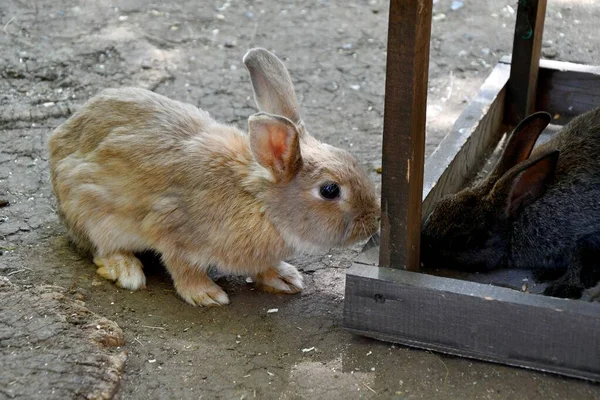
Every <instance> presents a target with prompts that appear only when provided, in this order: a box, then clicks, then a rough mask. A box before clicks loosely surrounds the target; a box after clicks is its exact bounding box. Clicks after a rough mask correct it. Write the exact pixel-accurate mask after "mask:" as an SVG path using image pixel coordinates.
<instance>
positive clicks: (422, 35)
mask: <svg viewBox="0 0 600 400" xmlns="http://www.w3.org/2000/svg"><path fill="white" fill-rule="evenodd" d="M431 11H432V1H431V0H418V1H406V0H391V1H390V15H389V27H388V46H387V64H386V84H385V108H384V122H383V151H382V153H383V154H382V166H383V175H382V188H381V203H382V204H381V205H382V222H381V232H382V233H381V247H380V257H379V263H380V264H381V265H386V266H390V267H394V268H406V269H408V270H413V271H415V270H418V267H419V240H420V231H421V218H420V216H421V202H422V198H421V195H422V190H423V168H424V167H423V166H424V155H425V113H426V108H427V75H428V70H429V40H430V36H431Z"/></svg>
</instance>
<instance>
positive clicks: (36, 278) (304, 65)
mask: <svg viewBox="0 0 600 400" xmlns="http://www.w3.org/2000/svg"><path fill="white" fill-rule="evenodd" d="M435 3H436V4H435V22H434V25H433V33H432V43H431V66H430V90H429V99H428V127H429V135H428V140H427V152H428V154H430V153H431V152H432V151H433V149H434V148H435V146H436V144H437V143H439V141H440V140H441V138H442V137H443V135H444V134H445V133H446V132H447V130H448V129H449V128H450V127H451V125H452V123H453V121H454V120H455V119H456V117H457V116H458V115H459V113H460V112H461V111H462V109H463V108H464V107H465V105H466V103H467V102H468V101H469V100H470V99H471V98H472V97H473V96H474V94H475V93H476V90H477V88H478V87H479V86H480V85H481V83H482V82H483V80H484V79H485V77H486V76H487V75H488V74H489V72H490V70H491V68H492V67H493V66H494V64H495V63H496V62H497V60H498V59H499V58H500V57H501V56H502V55H505V54H509V53H510V49H511V46H512V38H511V35H512V30H513V27H514V20H515V14H514V10H515V9H516V3H517V2H516V1H512V2H510V3H507V2H506V1H501V2H497V1H493V0H479V1H466V2H465V3H461V2H451V1H449V0H439V1H437V2H435ZM452 3H454V5H455V6H456V5H460V4H462V7H460V8H458V9H456V10H453V9H452ZM387 4H388V3H387V2H386V1H383V0H371V1H368V0H361V1H352V2H347V1H337V2H336V1H332V0H318V1H307V0H298V1H294V2H291V1H275V0H262V1H261V0H256V1H226V0H211V1H193V0H180V1H177V2H168V3H167V2H144V1H140V0H123V1H119V0H113V1H107V0H96V1H84V0H80V1H75V0H36V1H25V0H2V2H1V4H0V27H2V30H1V31H0V77H1V78H2V79H1V80H0V200H1V199H5V200H8V201H9V206H7V207H3V208H0V253H1V254H2V255H0V275H4V276H6V277H8V279H9V280H10V282H12V283H11V284H12V285H20V286H19V287H22V288H23V290H30V291H31V293H34V294H35V293H41V292H35V290H37V289H36V288H37V287H38V286H40V285H48V284H49V285H56V286H59V287H62V288H63V289H56V290H58V291H61V293H63V294H64V296H67V297H72V298H73V299H76V300H77V301H84V302H85V307H87V308H89V310H91V311H93V313H95V314H94V315H96V314H98V315H100V316H104V317H106V318H109V319H110V320H112V321H115V322H116V323H117V324H118V325H119V326H120V327H121V328H122V330H123V333H124V337H125V345H124V350H125V351H126V353H127V354H128V358H127V361H126V363H125V367H124V372H123V374H122V376H120V386H119V390H118V392H117V397H118V398H120V399H164V398H181V399H199V398H203V399H251V398H260V399H306V398H312V399H339V398H345V399H359V398H360V399H363V398H364V399H371V398H380V399H387V398H390V399H428V400H434V399H545V400H546V399H600V387H599V386H597V385H593V384H590V383H586V382H583V381H578V380H573V379H566V378H561V377H557V376H553V375H548V374H543V373H538V372H531V371H527V370H522V369H518V368H510V367H505V366H499V365H494V364H488V363H483V362H477V361H471V360H466V359H460V358H454V357H448V356H444V355H438V354H434V353H431V352H426V351H420V350H413V349H408V348H405V347H401V346H393V345H391V344H389V343H383V342H378V341H374V340H369V339H365V338H361V337H355V336H353V335H351V334H349V333H347V332H345V331H344V330H343V329H342V327H341V320H342V306H343V288H344V274H345V269H346V268H347V267H349V265H350V263H351V261H352V260H353V259H354V258H355V257H356V256H357V254H358V251H359V250H360V247H361V246H360V244H359V245H356V246H354V247H353V248H351V249H332V250H331V251H330V252H328V253H327V254H321V255H318V256H298V257H297V258H295V259H293V260H291V262H293V263H295V264H296V265H298V266H299V267H300V269H301V270H302V271H303V273H304V275H305V278H306V281H307V285H306V286H307V288H306V290H305V291H304V292H303V293H302V294H301V295H296V296H274V295H269V294H264V293H261V292H258V291H255V290H254V289H253V286H252V285H251V284H248V283H246V282H245V281H244V279H243V277H241V278H239V277H221V278H220V279H219V280H218V283H219V284H220V285H222V286H223V287H224V288H225V290H226V291H227V293H228V294H229V295H230V298H231V302H232V303H231V304H230V305H229V306H226V307H222V308H217V309H215V308H212V309H199V308H194V307H191V306H189V305H187V304H186V303H184V302H183V301H182V300H180V299H179V298H178V297H177V296H176V294H175V292H174V290H173V287H172V284H171V281H170V279H169V277H168V275H167V274H166V273H165V271H164V269H163V268H162V267H161V266H160V265H157V263H156V262H153V260H152V259H151V258H148V260H146V272H147V276H148V289H147V290H144V291H141V292H128V291H124V290H121V289H119V288H117V287H116V286H114V285H113V284H111V283H109V282H106V281H104V280H102V279H101V278H99V277H98V276H96V275H95V268H94V267H93V265H92V264H91V262H90V261H89V260H88V259H86V258H84V257H82V256H81V255H79V254H78V253H77V251H76V250H74V249H73V248H72V247H71V246H70V245H69V244H68V242H67V241H66V239H65V236H64V229H63V227H62V226H61V225H60V224H59V222H58V220H57V217H56V214H55V210H54V205H55V202H54V200H53V197H52V194H51V189H50V184H49V178H48V166H47V158H48V155H47V149H46V144H45V143H46V139H47V136H48V134H49V133H50V132H51V131H52V129H54V128H55V127H56V126H58V124H60V123H61V122H62V121H63V120H64V119H65V118H66V117H68V116H69V115H70V114H71V113H72V112H73V110H75V109H76V108H77V106H78V105H80V104H81V103H82V102H84V101H85V100H87V99H88V98H89V97H90V96H92V95H93V94H95V93H97V92H98V91H99V90H100V89H102V88H105V87H110V86H123V85H137V86H143V87H147V88H150V89H152V90H155V91H157V92H159V93H161V94H165V95H168V96H169V97H172V98H175V99H178V100H182V101H187V102H190V103H192V104H195V105H198V106H200V107H202V108H204V109H206V110H208V111H209V112H210V113H211V114H212V115H213V116H215V117H216V118H218V119H219V120H221V121H224V122H229V123H233V124H236V125H239V126H240V127H244V126H245V124H246V119H247V117H248V116H249V115H250V114H251V113H253V112H255V107H254V104H253V101H252V97H251V96H252V94H251V87H250V83H249V79H248V76H247V72H246V70H245V69H244V67H243V64H242V63H241V58H242V56H243V54H244V53H245V51H246V50H247V49H248V48H249V47H252V46H263V47H266V48H269V49H271V50H273V51H275V52H276V53H277V54H278V55H279V56H280V57H282V58H283V59H284V61H285V63H286V65H287V66H288V68H289V69H290V72H291V75H292V78H293V81H294V83H295V85H296V89H297V92H298V97H299V100H300V101H301V103H302V108H303V112H304V118H305V120H306V123H307V126H308V128H309V130H310V131H311V132H312V133H313V135H315V136H317V137H318V138H320V139H322V140H324V141H326V142H328V143H330V144H332V145H335V146H339V147H343V148H346V149H348V150H350V151H351V152H353V153H354V154H355V155H356V156H357V157H358V158H359V159H360V161H361V162H362V163H363V164H364V165H365V167H366V168H367V169H368V170H369V171H370V175H371V177H372V178H373V180H374V181H376V182H379V176H378V175H377V173H376V172H375V169H376V168H377V167H378V166H379V165H380V145H381V131H382V118H383V87H384V66H385V45H386V41H385V38H386V29H387ZM455 8H456V7H455ZM599 20H600V3H599V2H594V1H593V0H551V1H549V5H548V12H547V17H546V32H545V35H544V48H543V55H544V56H545V57H547V58H553V59H560V60H565V61H572V62H578V63H588V64H596V65H599V64H600V55H599V53H598V49H599V48H600V33H599V32H600V31H599V30H598V28H597V21H599ZM9 298H10V297H9ZM39 299H40V300H39V301H40V302H42V304H43V302H44V301H45V300H44V297H43V296H41V295H39ZM0 307H1V309H2V313H3V319H2V321H0V322H2V324H6V320H7V316H8V315H9V314H10V313H11V312H13V313H14V312H15V310H18V311H19V312H21V313H25V314H26V313H27V312H28V310H29V307H25V308H23V304H21V306H19V308H16V307H15V304H13V303H12V301H7V302H4V303H3V304H2V305H1V306H0ZM273 308H277V309H278V312H273V313H268V312H267V310H269V309H273ZM86 312H87V311H86ZM7 343H8V342H6V337H5V336H2V335H0V345H1V346H0V355H3V360H5V358H4V357H5V356H6V355H7V354H9V352H10V351H13V350H10V349H8V347H7V346H8V345H7ZM78 343H79V342H75V341H74V342H72V346H71V347H74V348H75V350H73V351H79V352H83V351H87V350H85V349H87V347H77V346H83V345H80V344H78ZM63 344H64V343H63ZM22 346H25V347H26V344H25V345H24V344H22ZM66 348H67V347H65V349H66ZM9 350H10V351H9ZM43 350H44V349H43V348H42V349H40V350H39V351H40V352H41V351H43ZM71 350H72V349H71ZM71 350H68V351H71ZM121 350H123V348H122V349H121ZM65 351H67V350H65ZM90 351H91V350H90ZM94 351H95V350H94ZM56 357H57V360H58V359H60V355H57V356H56ZM3 365H7V364H3ZM11 368H13V370H11V374H10V377H13V376H19V368H20V366H19V364H18V363H17V364H14V365H13V366H12V367H11ZM76 371H79V370H76ZM81 371H84V370H81ZM71 372H72V371H71ZM81 373H85V372H81ZM0 374H2V375H3V376H2V377H0V384H1V385H2V386H3V387H4V389H3V390H0V398H13V397H17V398H19V397H20V398H32V396H33V397H35V396H34V395H33V394H32V393H36V390H35V389H36V388H38V387H39V388H40V390H39V391H38V393H42V389H44V388H43V385H44V383H43V381H44V378H40V377H36V378H35V379H31V381H29V380H28V379H27V377H28V376H30V375H29V372H28V370H27V369H26V368H25V367H23V373H22V374H21V375H22V376H21V378H20V380H18V379H13V378H9V374H5V372H0ZM44 376H47V375H44ZM116 376H117V378H118V374H117V375H116ZM69 379H71V378H69ZM74 382H75V381H74ZM19 385H20V386H19ZM24 385H25V386H27V389H28V390H25V389H24V388H25V386H24ZM19 388H20V389H19ZM44 393H46V392H44ZM48 393H51V394H48ZM48 393H46V394H45V395H44V396H42V395H38V398H65V397H64V396H62V395H61V396H62V397H61V396H58V392H57V393H54V392H48ZM52 393H54V394H52ZM79 395H81V394H79ZM73 397H76V394H73Z"/></svg>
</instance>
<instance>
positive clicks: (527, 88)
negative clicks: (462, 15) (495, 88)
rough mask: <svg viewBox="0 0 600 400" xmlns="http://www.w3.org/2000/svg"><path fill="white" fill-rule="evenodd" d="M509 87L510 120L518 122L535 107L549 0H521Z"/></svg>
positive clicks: (514, 122)
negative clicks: (547, 2) (547, 1)
mask: <svg viewBox="0 0 600 400" xmlns="http://www.w3.org/2000/svg"><path fill="white" fill-rule="evenodd" d="M518 4H519V5H518V7H517V20H516V23H515V34H514V39H513V52H512V59H513V63H512V65H511V71H510V79H509V81H508V85H507V90H506V108H507V113H506V118H507V122H509V123H512V124H517V123H518V122H519V121H520V120H522V119H523V118H525V117H526V116H527V115H529V114H531V113H532V112H533V111H534V110H535V100H536V90H537V79H538V67H539V61H540V54H541V51H542V36H543V33H544V19H545V14H546V0H520V1H519V3H518Z"/></svg>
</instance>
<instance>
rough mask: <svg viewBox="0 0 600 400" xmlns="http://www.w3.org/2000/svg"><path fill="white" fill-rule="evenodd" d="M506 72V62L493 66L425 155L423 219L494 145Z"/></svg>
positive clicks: (501, 115) (498, 135)
mask: <svg viewBox="0 0 600 400" xmlns="http://www.w3.org/2000/svg"><path fill="white" fill-rule="evenodd" d="M509 74H510V66H509V65H506V64H503V63H502V64H498V65H496V67H494V69H493V70H492V73H491V74H490V76H489V77H488V78H487V79H486V80H485V82H484V83H483V85H482V86H481V88H480V89H479V91H478V92H477V95H476V96H475V98H474V99H473V100H472V101H471V102H470V103H469V105H468V106H467V108H466V109H465V111H463V113H462V114H461V115H460V116H459V117H458V119H457V120H456V123H455V124H454V126H453V128H452V130H451V131H450V133H449V134H448V135H446V137H445V138H444V139H443V140H442V141H441V142H440V144H439V145H438V147H437V148H436V149H435V150H434V152H433V153H432V154H431V155H430V156H429V157H428V158H427V161H426V163H425V178H424V184H423V197H422V198H423V206H422V215H423V218H426V217H427V215H429V213H430V212H431V211H432V209H433V206H434V205H435V203H436V202H437V201H438V200H439V199H440V198H442V197H443V196H445V195H447V194H450V193H456V192H458V191H459V190H460V189H462V188H463V186H464V185H465V183H466V182H467V181H469V180H471V178H473V176H474V175H475V174H477V172H478V171H479V169H480V168H481V167H482V166H483V164H484V163H485V160H486V159H487V158H488V157H489V155H490V154H491V153H492V152H493V151H494V149H495V148H496V145H497V144H498V142H499V141H500V139H501V137H502V135H503V133H504V129H503V126H502V121H503V119H504V104H505V93H506V92H505V86H506V82H507V81H508V77H509Z"/></svg>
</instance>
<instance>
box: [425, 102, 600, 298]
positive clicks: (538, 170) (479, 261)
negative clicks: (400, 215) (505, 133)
mask: <svg viewBox="0 0 600 400" xmlns="http://www.w3.org/2000/svg"><path fill="white" fill-rule="evenodd" d="M550 120H551V116H550V115H549V114H548V113H545V112H538V113H535V114H532V115H530V116H529V117H527V118H526V119H524V120H523V121H522V122H521V123H520V124H519V125H518V126H517V128H515V130H514V132H513V134H512V136H511V137H510V140H509V141H508V143H507V146H506V149H505V150H504V152H503V154H502V157H501V159H500V160H499V162H498V164H497V165H496V166H495V168H494V169H493V170H492V172H491V173H490V174H489V175H488V176H487V177H486V178H485V179H483V180H482V181H481V182H479V183H477V184H475V185H474V186H472V187H470V188H467V189H464V190H462V191H461V192H459V193H456V194H453V195H449V196H447V197H445V198H443V199H441V200H440V201H439V202H438V204H436V206H435V208H434V210H433V212H432V213H431V215H430V216H429V217H428V218H427V221H426V222H425V224H424V226H423V230H422V238H421V254H422V261H423V264H424V265H425V266H428V265H430V266H444V267H449V268H453V269H460V270H466V271H486V270H492V269H498V268H513V269H531V270H534V273H535V275H536V276H538V277H543V278H544V279H554V280H553V281H552V282H550V284H549V286H548V287H547V288H546V289H545V291H544V294H546V295H550V296H556V297H565V298H578V297H580V296H581V294H582V292H583V290H584V289H585V288H589V287H591V286H593V285H595V284H596V282H597V281H598V280H599V279H600V108H597V109H594V110H592V111H589V112H587V113H585V114H582V115H580V116H578V117H576V118H574V119H573V120H572V121H571V122H570V123H569V124H568V125H567V126H566V127H564V128H563V129H562V130H561V131H560V132H559V133H558V134H556V135H555V136H554V137H553V138H552V139H550V140H549V141H547V142H546V143H544V144H542V145H540V146H539V147H537V148H535V150H533V148H534V145H535V143H536V141H537V139H538V136H539V135H540V133H541V132H542V131H543V130H544V129H545V127H546V126H547V125H548V124H549V123H550ZM532 150H533V152H532Z"/></svg>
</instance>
